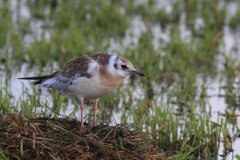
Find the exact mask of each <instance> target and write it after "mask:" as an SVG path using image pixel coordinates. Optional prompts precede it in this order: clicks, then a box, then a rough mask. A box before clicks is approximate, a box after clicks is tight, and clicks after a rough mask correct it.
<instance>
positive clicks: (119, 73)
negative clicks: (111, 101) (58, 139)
mask: <svg viewBox="0 0 240 160" xmlns="http://www.w3.org/2000/svg"><path fill="white" fill-rule="evenodd" d="M129 75H139V76H145V75H144V74H143V73H142V72H140V71H138V70H136V69H135V68H134V67H133V65H132V63H131V62H130V61H128V60H127V59H125V58H123V57H120V56H116V55H111V54H105V53H98V54H91V55H85V56H82V57H79V58H76V59H74V60H72V61H70V62H69V63H67V65H66V66H65V67H64V68H63V69H62V70H59V71H56V72H54V73H52V74H49V75H45V76H39V77H24V78H18V79H22V80H35V81H33V82H31V83H32V84H33V85H38V86H39V87H41V88H52V89H53V90H59V91H61V94H62V95H63V96H65V97H67V98H71V99H75V100H77V101H78V102H79V103H80V109H81V125H80V131H81V130H83V128H84V127H85V126H84V125H83V112H84V101H91V100H93V101H94V104H93V109H94V114H93V122H92V125H91V127H93V126H94V125H95V122H96V111H97V102H98V99H99V98H101V97H103V96H105V95H107V94H109V93H111V92H113V91H114V90H115V89H116V88H117V87H118V86H119V85H120V84H121V82H122V81H123V79H124V78H126V77H127V76H129Z"/></svg>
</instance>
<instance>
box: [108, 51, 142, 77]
mask: <svg viewBox="0 0 240 160" xmlns="http://www.w3.org/2000/svg"><path fill="white" fill-rule="evenodd" d="M109 65H110V66H109V67H110V68H111V72H112V73H113V74H115V75H116V76H118V77H121V78H125V77H127V76H128V75H139V76H145V75H144V74H143V73H142V72H140V71H138V70H136V69H135V68H134V67H133V65H132V63H131V62H129V61H128V60H126V59H125V58H122V57H119V56H112V57H110V61H109Z"/></svg>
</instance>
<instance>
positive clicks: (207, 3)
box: [0, 0, 240, 159]
mask: <svg viewBox="0 0 240 160" xmlns="http://www.w3.org/2000/svg"><path fill="white" fill-rule="evenodd" d="M239 7H240V1H238V0H221V1H217V0H200V1H197V0H171V1H169V2H167V1H164V0H149V1H145V0H139V1H138V0H121V1H114V0H104V1H103V0H100V1H95V0H88V1H76V0H63V1H60V0H41V1H37V0H33V1H32V0H25V1H17V0H11V1H7V0H0V77H1V80H0V82H1V85H0V120H3V119H4V116H5V115H6V114H18V113H20V115H21V116H26V117H31V118H38V117H46V116H50V117H55V118H66V117H68V118H73V119H79V118H80V106H79V104H78V102H77V101H75V100H69V99H67V98H64V97H62V96H61V93H60V92H58V91H53V90H50V89H49V90H47V89H41V88H38V87H36V86H32V85H31V84H30V83H29V82H27V81H21V80H18V79H17V78H19V77H27V76H41V75H47V74H50V73H53V72H55V71H57V70H60V69H61V68H62V67H64V66H65V65H66V64H67V63H68V62H69V61H71V60H73V59H75V58H77V57H81V56H83V55H88V54H96V53H109V54H113V55H119V56H122V57H124V58H126V59H128V60H129V61H131V62H132V64H133V65H134V67H135V68H136V69H139V70H140V71H142V72H143V73H144V74H145V77H143V78H142V77H134V76H132V77H129V78H127V79H125V80H124V82H123V83H122V84H121V85H120V87H119V88H118V89H116V90H115V91H114V92H113V93H112V94H109V95H107V96H105V97H103V98H101V99H100V100H99V105H98V106H99V108H98V111H97V122H98V124H100V123H104V124H109V125H110V126H115V125H116V124H128V125H129V127H130V130H135V131H137V130H140V131H143V132H146V133H151V134H150V136H149V137H148V138H149V139H151V140H152V141H154V143H155V144H154V147H156V148H158V149H163V150H164V152H166V157H168V158H172V159H194V158H195V159H198V158H199V159H200V158H206V159H224V158H225V159H234V158H235V157H238V154H239V155H240V149H239V147H238V146H239V145H240V139H239V136H240V129H239V127H238V124H239V123H240V122H239V118H238V115H239V114H240V112H239V109H240V92H239V88H240V82H239V77H240V75H239V72H240V58H239V57H240V10H239ZM85 104H86V109H85V110H86V112H84V115H86V118H85V120H86V122H91V120H92V116H93V109H92V102H87V103H85ZM57 113H59V114H57ZM0 130H1V131H2V130H3V128H1V123H0ZM6 132H7V131H6ZM0 134H6V133H5V132H4V133H0ZM19 143H20V140H19ZM21 144H23V146H24V141H23V142H21ZM1 145H2V144H1V141H0V149H1V150H0V159H7V157H6V155H5V154H4V151H3V150H4V149H5V148H2V146H1ZM19 147H20V148H21V145H20V146H19ZM235 147H236V148H235ZM23 153H24V149H23ZM23 153H21V154H20V155H19V157H21V158H24V155H22V154H23ZM54 156H55V157H54ZM54 156H53V159H57V158H56V157H57V155H54ZM21 158H20V159H21ZM25 158H26V157H25ZM119 159H121V157H120V156H119Z"/></svg>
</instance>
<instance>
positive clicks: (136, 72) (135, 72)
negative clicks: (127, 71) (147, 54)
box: [132, 70, 145, 76]
mask: <svg viewBox="0 0 240 160" xmlns="http://www.w3.org/2000/svg"><path fill="white" fill-rule="evenodd" d="M132 74H135V75H139V76H145V75H144V74H143V73H142V72H140V71H138V70H134V71H132Z"/></svg>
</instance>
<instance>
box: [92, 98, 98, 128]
mask: <svg viewBox="0 0 240 160" xmlns="http://www.w3.org/2000/svg"><path fill="white" fill-rule="evenodd" d="M97 102H98V100H97V99H96V100H95V103H94V105H93V109H94V113H93V123H92V127H93V126H94V124H95V122H96V112H97Z"/></svg>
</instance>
